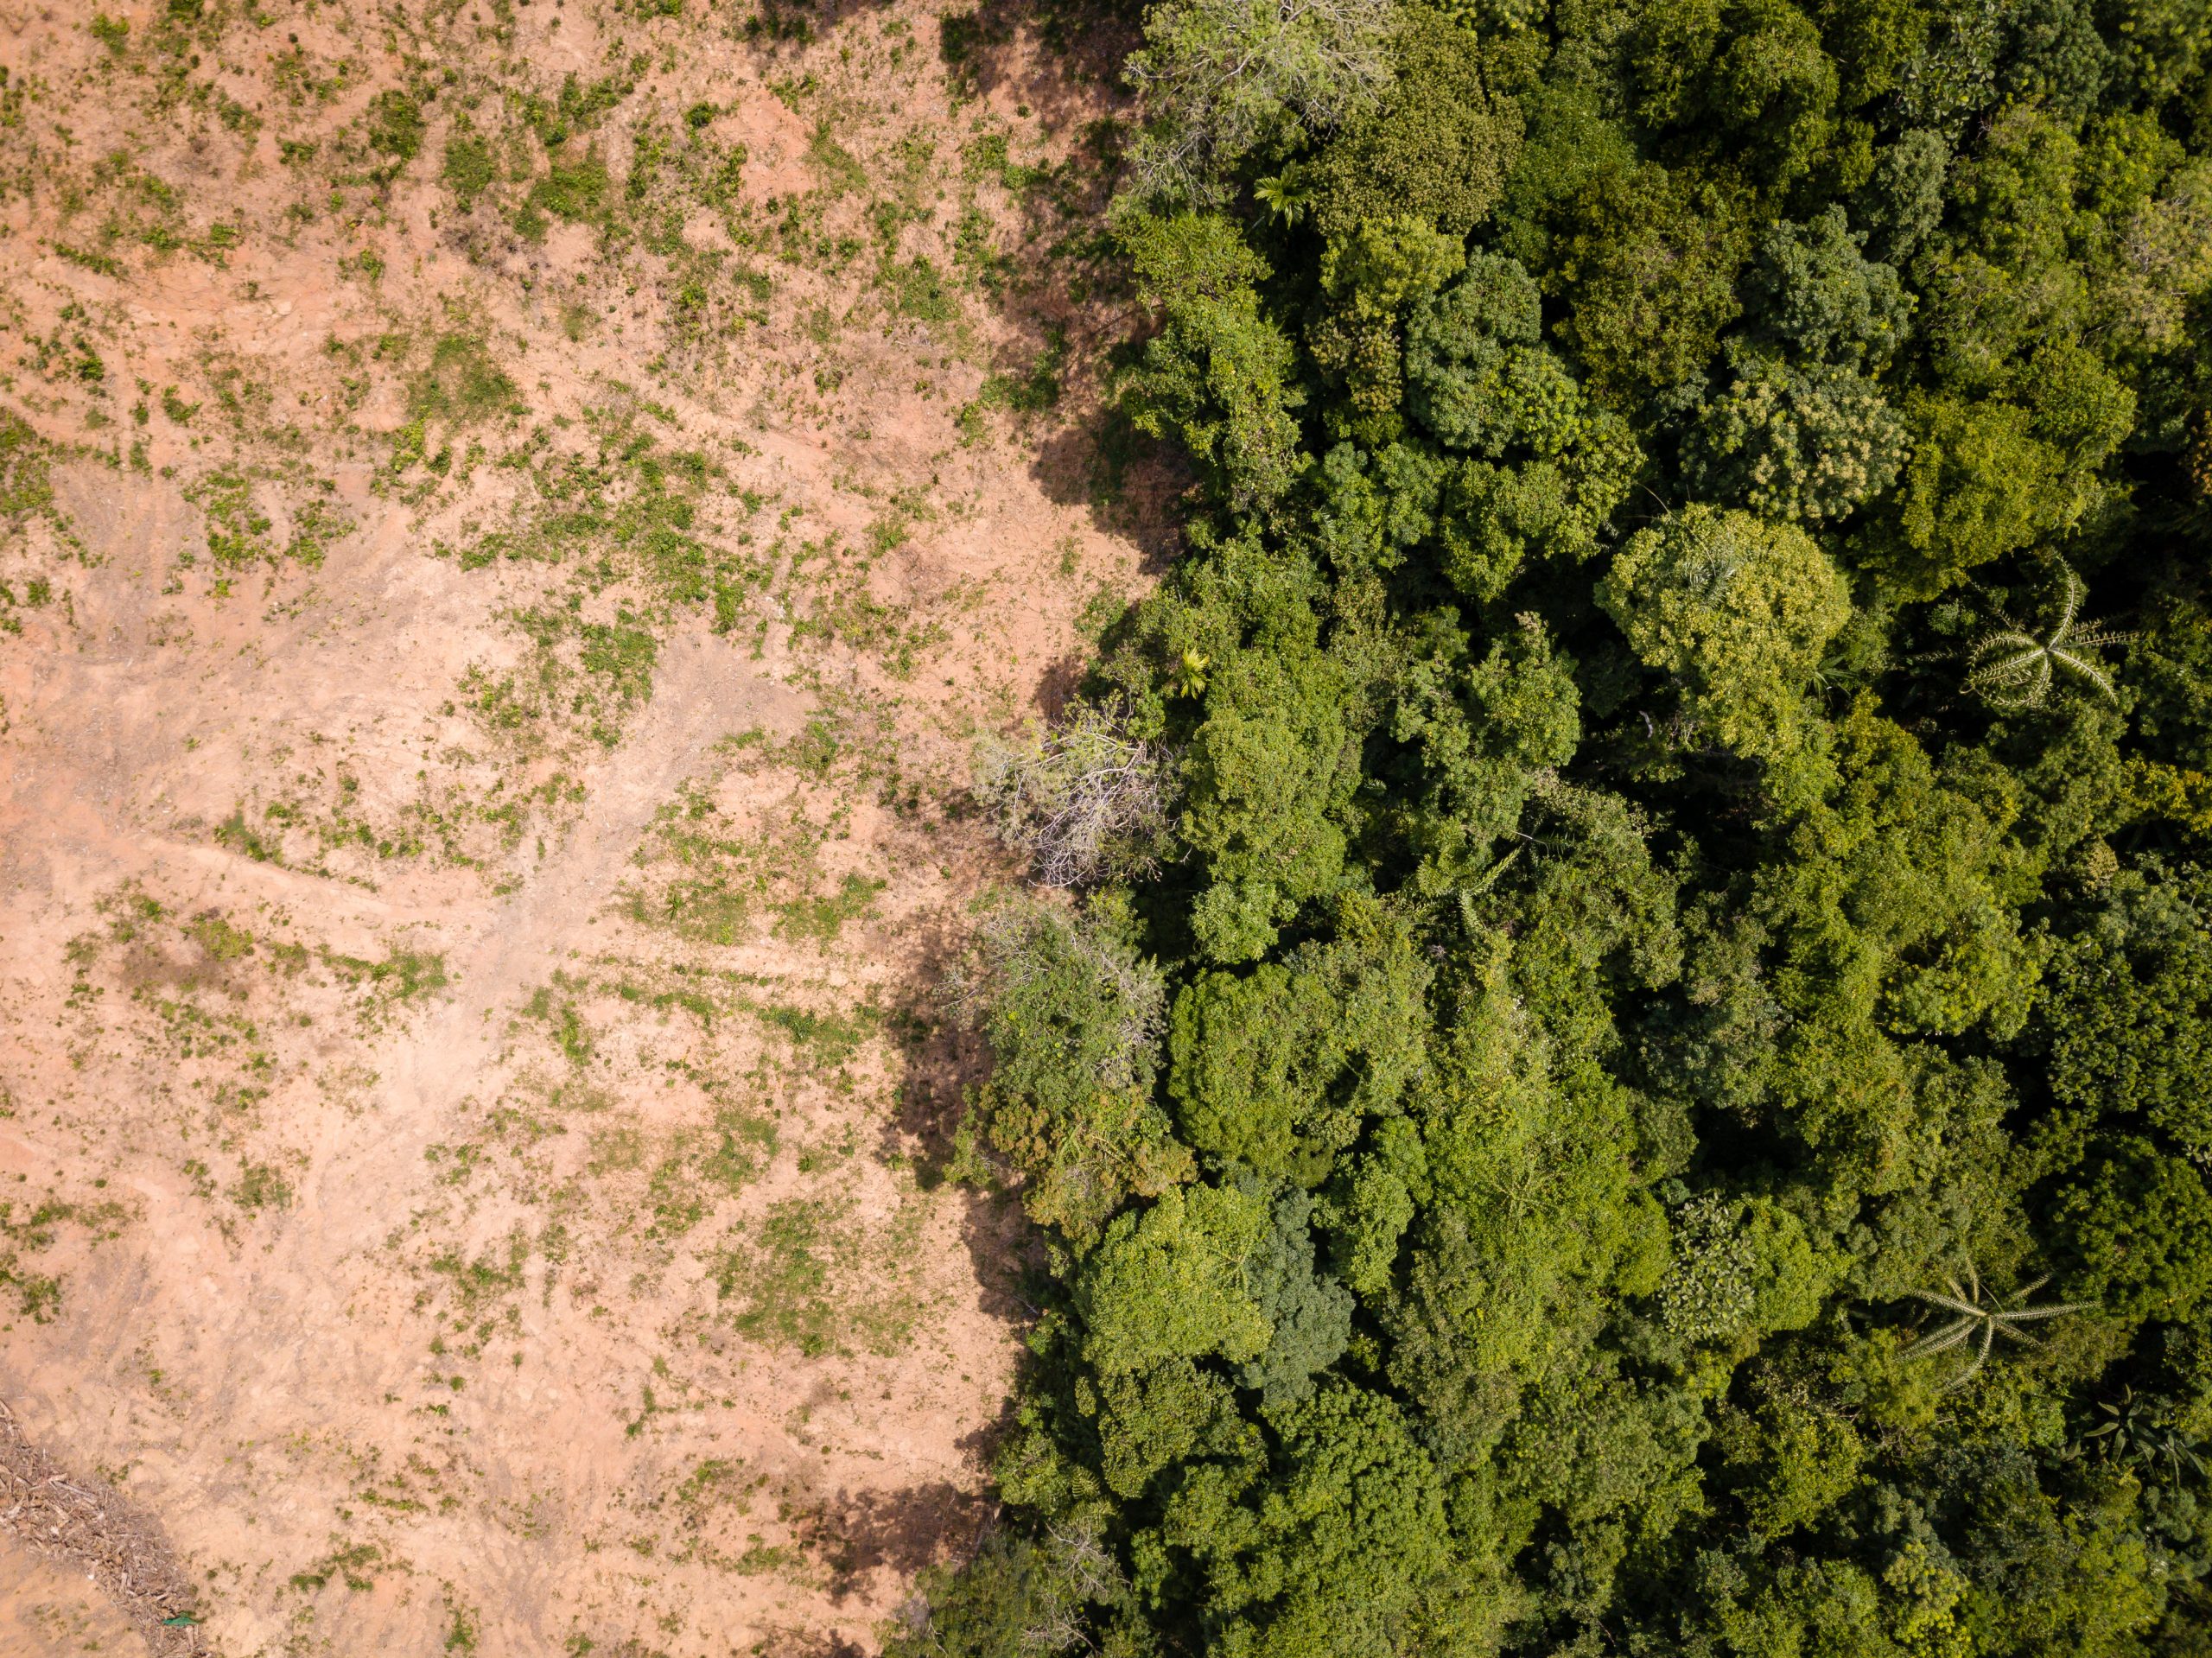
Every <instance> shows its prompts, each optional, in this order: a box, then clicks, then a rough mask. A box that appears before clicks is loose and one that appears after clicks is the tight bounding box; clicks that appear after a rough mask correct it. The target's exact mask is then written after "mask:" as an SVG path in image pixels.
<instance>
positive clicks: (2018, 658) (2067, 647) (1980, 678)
mask: <svg viewBox="0 0 2212 1658" xmlns="http://www.w3.org/2000/svg"><path fill="white" fill-rule="evenodd" d="M2058 568H2059V569H2061V570H2062V571H2063V572H2064V573H2065V575H2066V599H2065V602H2064V603H2063V604H2062V605H2061V606H2060V607H2059V613H2058V622H2057V625H2056V626H2055V627H2053V628H2052V629H2051V631H2050V637H2049V638H2040V639H2039V638H2037V637H2036V636H2035V635H2034V634H2032V633H2031V632H2028V631H2027V629H2025V628H2024V627H2022V626H2019V625H2018V623H2016V622H2015V621H2013V620H2012V618H2011V617H2009V616H2006V615H2005V613H2003V612H2002V611H1999V613H1998V618H1999V620H2000V621H2002V622H2003V623H2004V624H2005V626H2003V627H2001V628H1999V630H1998V631H1997V632H1993V633H1986V634H1984V635H1983V636H1982V637H1981V638H1980V639H1978V640H1977V641H1975V643H1974V650H1973V651H1972V652H1971V654H1970V655H1969V656H1968V657H1967V661H1968V663H1969V664H1970V666H1969V668H1968V670H1967V684H1968V685H1969V686H1971V687H1973V688H1974V689H1976V690H1978V691H1980V693H1981V694H1982V695H1983V696H1985V697H1986V698H1988V700H1989V701H1990V702H1992V703H1993V704H1994V705H1995V706H1996V707H1998V708H2040V707H2042V706H2043V702H2044V698H2045V697H2046V696H2050V686H2051V681H2052V679H2053V677H2055V676H2056V675H2057V674H2058V673H2061V672H2064V673H2069V674H2071V675H2073V676H2074V677H2075V678H2077V679H2080V680H2082V681H2084V682H2085V683H2088V684H2090V685H2093V686H2094V687H2095V688H2096V689H2098V690H2099V691H2100V692H2101V693H2102V694H2103V696H2104V697H2105V700H2106V701H2107V702H2119V701H2120V693H2119V692H2117V691H2115V690H2114V689H2113V684H2112V681H2111V680H2110V679H2108V678H2107V677H2106V676H2105V670H2103V669H2102V668H2100V667H2099V666H2098V665H2097V664H2096V661H2095V659H2094V657H2090V656H2088V654H2086V653H2087V652H2088V651H2092V650H2094V649H2095V648H2096V647H2097V646H2098V645H2118V644H2120V643H2121V642H2122V641H2123V640H2125V639H2126V638H2129V637H2130V636H2129V635H2127V634H2126V633H2120V632H2113V630H2112V629H2110V628H2106V627H2101V626H2097V625H2096V624H2094V623H2088V622H2083V621H2082V619H2081V617H2082V600H2083V599H2084V598H2086V597H2087V596H2088V588H2084V587H2083V586H2082V578H2081V577H2080V576H2078V575H2075V574H2074V570H2073V567H2072V566H2071V565H2068V564H2063V563H2062V564H2061V565H2060V566H2059V567H2058Z"/></svg>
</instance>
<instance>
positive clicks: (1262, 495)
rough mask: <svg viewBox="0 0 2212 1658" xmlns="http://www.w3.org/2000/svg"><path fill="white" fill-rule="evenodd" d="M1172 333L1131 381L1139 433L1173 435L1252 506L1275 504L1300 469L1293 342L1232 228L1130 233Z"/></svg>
mask: <svg viewBox="0 0 2212 1658" xmlns="http://www.w3.org/2000/svg"><path fill="white" fill-rule="evenodd" d="M1123 234H1124V238H1125V239H1126V240H1127V241H1128V245H1129V249H1130V257H1131V261H1132V263H1133V264H1134V265H1135V269H1136V271H1137V276H1138V280H1139V281H1140V283H1142V284H1143V289H1144V292H1145V293H1146V295H1147V297H1148V298H1149V299H1150V300H1151V302H1153V303H1154V305H1156V306H1158V307H1159V308H1160V314H1161V320H1162V327H1161V329H1160V333H1159V334H1157V335H1155V336H1154V338H1153V339H1152V340H1148V341H1147V343H1146V346H1145V353H1144V358H1143V360H1142V362H1141V365H1139V367H1138V368H1137V369H1136V371H1135V372H1134V373H1133V374H1132V375H1131V376H1130V377H1129V378H1128V381H1127V382H1126V387H1125V391H1124V394H1123V395H1124V397H1126V398H1127V400H1128V408H1129V414H1130V418H1131V419H1132V420H1133V421H1134V422H1135V424H1136V426H1137V428H1138V429H1140V430H1141V431H1145V432H1148V433H1150V434H1151V435H1154V436H1155V437H1159V436H1165V435H1167V434H1169V433H1171V432H1172V433H1173V434H1174V435H1177V436H1179V438H1180V439H1181V440H1182V441H1183V442H1184V443H1185V445H1186V446H1188V448H1190V450H1191V453H1192V454H1193V455H1195V456H1198V458H1199V459H1200V460H1201V461H1203V462H1204V464H1205V465H1206V466H1208V467H1211V469H1212V471H1213V473H1214V474H1215V476H1216V477H1217V479H1218V480H1219V481H1220V484H1221V486H1222V488H1223V491H1224V493H1225V494H1226V495H1227V497H1228V498H1229V499H1230V501H1231V502H1233V503H1234V504H1236V505H1237V506H1239V507H1240V508H1247V509H1249V508H1251V507H1255V506H1265V505H1268V504H1270V503H1272V502H1273V501H1274V500H1275V499H1278V498H1279V497H1280V496H1281V495H1282V493H1283V492H1285V491H1286V490H1287V489H1288V488H1289V487H1290V486H1291V483H1292V480H1294V478H1295V476H1296V475H1297V473H1298V470H1299V460H1298V456H1297V437H1298V433H1297V427H1296V425H1295V423H1294V422H1293V420H1292V418H1291V413H1290V411H1291V410H1292V409H1293V408H1294V407H1295V406H1296V403H1297V401H1298V397H1297V393H1296V391H1295V389H1294V387H1293V386H1292V384H1290V380H1289V374H1290V369H1291V365H1292V360H1293V354H1292V350H1291V345H1290V341H1289V340H1287V339H1286V338H1285V337H1284V336H1283V334H1281V331H1280V330H1279V329H1278V328H1276V327H1274V325H1273V324H1272V323H1270V322H1269V321H1267V320H1266V319H1265V318H1263V317H1262V315H1261V314H1260V308H1259V296H1258V295H1257V293H1256V292H1255V289H1254V284H1255V283H1258V282H1260V281H1261V280H1262V279H1263V278H1264V277H1265V276H1267V274H1268V268H1267V266H1266V265H1265V264H1262V262H1261V260H1260V259H1259V258H1258V257H1257V256H1256V255H1255V254H1253V253H1252V252H1251V251H1249V249H1248V248H1247V247H1246V246H1245V245H1244V244H1243V241H1242V239H1240V238H1239V237H1238V236H1237V233H1236V227H1235V226H1233V225H1232V224H1231V223H1230V221H1229V220H1227V219H1220V218H1210V217H1202V216H1199V215H1196V214H1189V213H1185V214H1179V215H1177V216H1175V217H1173V218H1168V219H1152V218H1139V219H1135V220H1134V221H1133V222H1132V223H1131V224H1130V225H1129V226H1128V227H1127V228H1126V229H1125V231H1124V232H1123Z"/></svg>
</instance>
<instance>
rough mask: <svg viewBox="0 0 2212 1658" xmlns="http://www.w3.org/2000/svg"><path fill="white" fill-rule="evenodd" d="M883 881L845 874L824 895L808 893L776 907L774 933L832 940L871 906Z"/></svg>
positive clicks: (881, 887)
mask: <svg viewBox="0 0 2212 1658" xmlns="http://www.w3.org/2000/svg"><path fill="white" fill-rule="evenodd" d="M884 886H885V883H884V882H882V881H880V880H870V879H869V878H868V877H867V876H864V875H852V874H849V875H847V876H846V877H845V878H844V879H843V880H841V881H840V882H838V884H837V890H836V892H835V893H830V894H829V895H828V896H827V897H823V896H819V895H814V894H810V895H808V896H806V897H804V898H797V899H788V900H786V901H785V902H784V903H782V904H779V905H777V906H776V924H775V933H776V937H779V938H785V939H791V940H793V941H798V940H802V939H810V940H812V941H813V942H814V943H817V944H829V943H836V938H837V936H838V934H840V933H841V932H842V931H844V930H845V924H846V923H847V922H849V921H856V920H858V919H859V918H861V917H862V916H865V915H867V914H868V913H869V912H872V911H873V910H874V908H875V899H876V894H877V893H880V892H882V891H883V888H884Z"/></svg>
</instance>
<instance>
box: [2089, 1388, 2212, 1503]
mask: <svg viewBox="0 0 2212 1658" xmlns="http://www.w3.org/2000/svg"><path fill="white" fill-rule="evenodd" d="M2097 1413H2098V1415H2099V1416H2101V1417H2102V1418H2103V1419H2104V1420H2101V1421H2100V1422H2099V1423H2098V1424H2097V1426H2094V1427H2093V1428H2091V1429H2090V1430H2089V1431H2088V1432H2086V1433H2084V1434H2083V1435H2082V1439H2083V1440H2084V1442H2085V1443H2086V1445H2087V1446H2088V1449H2089V1451H2090V1452H2092V1453H2093V1454H2094V1455H2095V1456H2096V1457H2097V1458H2099V1459H2100V1460H2104V1461H2111V1462H2117V1463H2122V1464H2126V1465H2127V1466H2129V1467H2132V1468H2152V1467H2155V1468H2163V1469H2164V1471H2165V1476H2166V1478H2167V1479H2168V1480H2169V1481H2175V1480H2178V1479H2180V1477H2181V1475H2182V1471H2183V1469H2184V1468H2186V1469H2188V1470H2190V1471H2191V1472H2193V1473H2196V1474H2199V1475H2201V1474H2202V1473H2203V1472H2204V1463H2203V1459H2202V1458H2200V1457H2199V1456H2198V1455H2197V1454H2196V1445H2195V1443H2194V1442H2193V1441H2191V1440H2190V1438H2189V1437H2188V1436H2187V1435H2186V1434H2184V1433H2183V1432H2182V1431H2181V1430H2180V1429H2179V1428H2178V1427H2177V1426H2175V1425H2174V1419H2173V1404H2172V1401H2170V1400H2165V1399H2160V1398H2157V1397H2155V1396H2153V1395H2150V1394H2139V1393H2137V1392H2136V1391H2135V1389H2134V1388H2121V1389H2120V1397H2119V1398H2118V1399H2116V1400H2099V1401H2097Z"/></svg>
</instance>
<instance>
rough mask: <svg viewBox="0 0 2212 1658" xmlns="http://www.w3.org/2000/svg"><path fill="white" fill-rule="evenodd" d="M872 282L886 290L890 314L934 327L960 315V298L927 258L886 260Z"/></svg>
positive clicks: (940, 271) (942, 274) (953, 319)
mask: <svg viewBox="0 0 2212 1658" xmlns="http://www.w3.org/2000/svg"><path fill="white" fill-rule="evenodd" d="M876 281H877V282H878V283H879V284H880V286H881V287H882V288H883V289H885V290H886V293H887V295H888V299H889V303H890V306H891V311H892V314H893V315H894V316H901V317H906V318H909V319H911V320H912V321H916V322H923V323H927V324H930V325H931V326H933V327H934V326H938V325H942V324H944V323H948V322H951V321H955V320H957V318H958V317H959V315H960V297H959V295H957V293H955V292H954V291H953V287H952V284H951V283H950V282H948V281H947V280H946V279H945V275H944V272H943V271H942V270H938V268H937V266H936V265H934V264H931V262H930V261H929V259H928V258H927V257H919V258H914V259H909V260H906V261H903V262H901V261H896V260H886V261H885V262H884V264H883V266H882V268H881V270H879V271H878V272H877V275H876Z"/></svg>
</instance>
